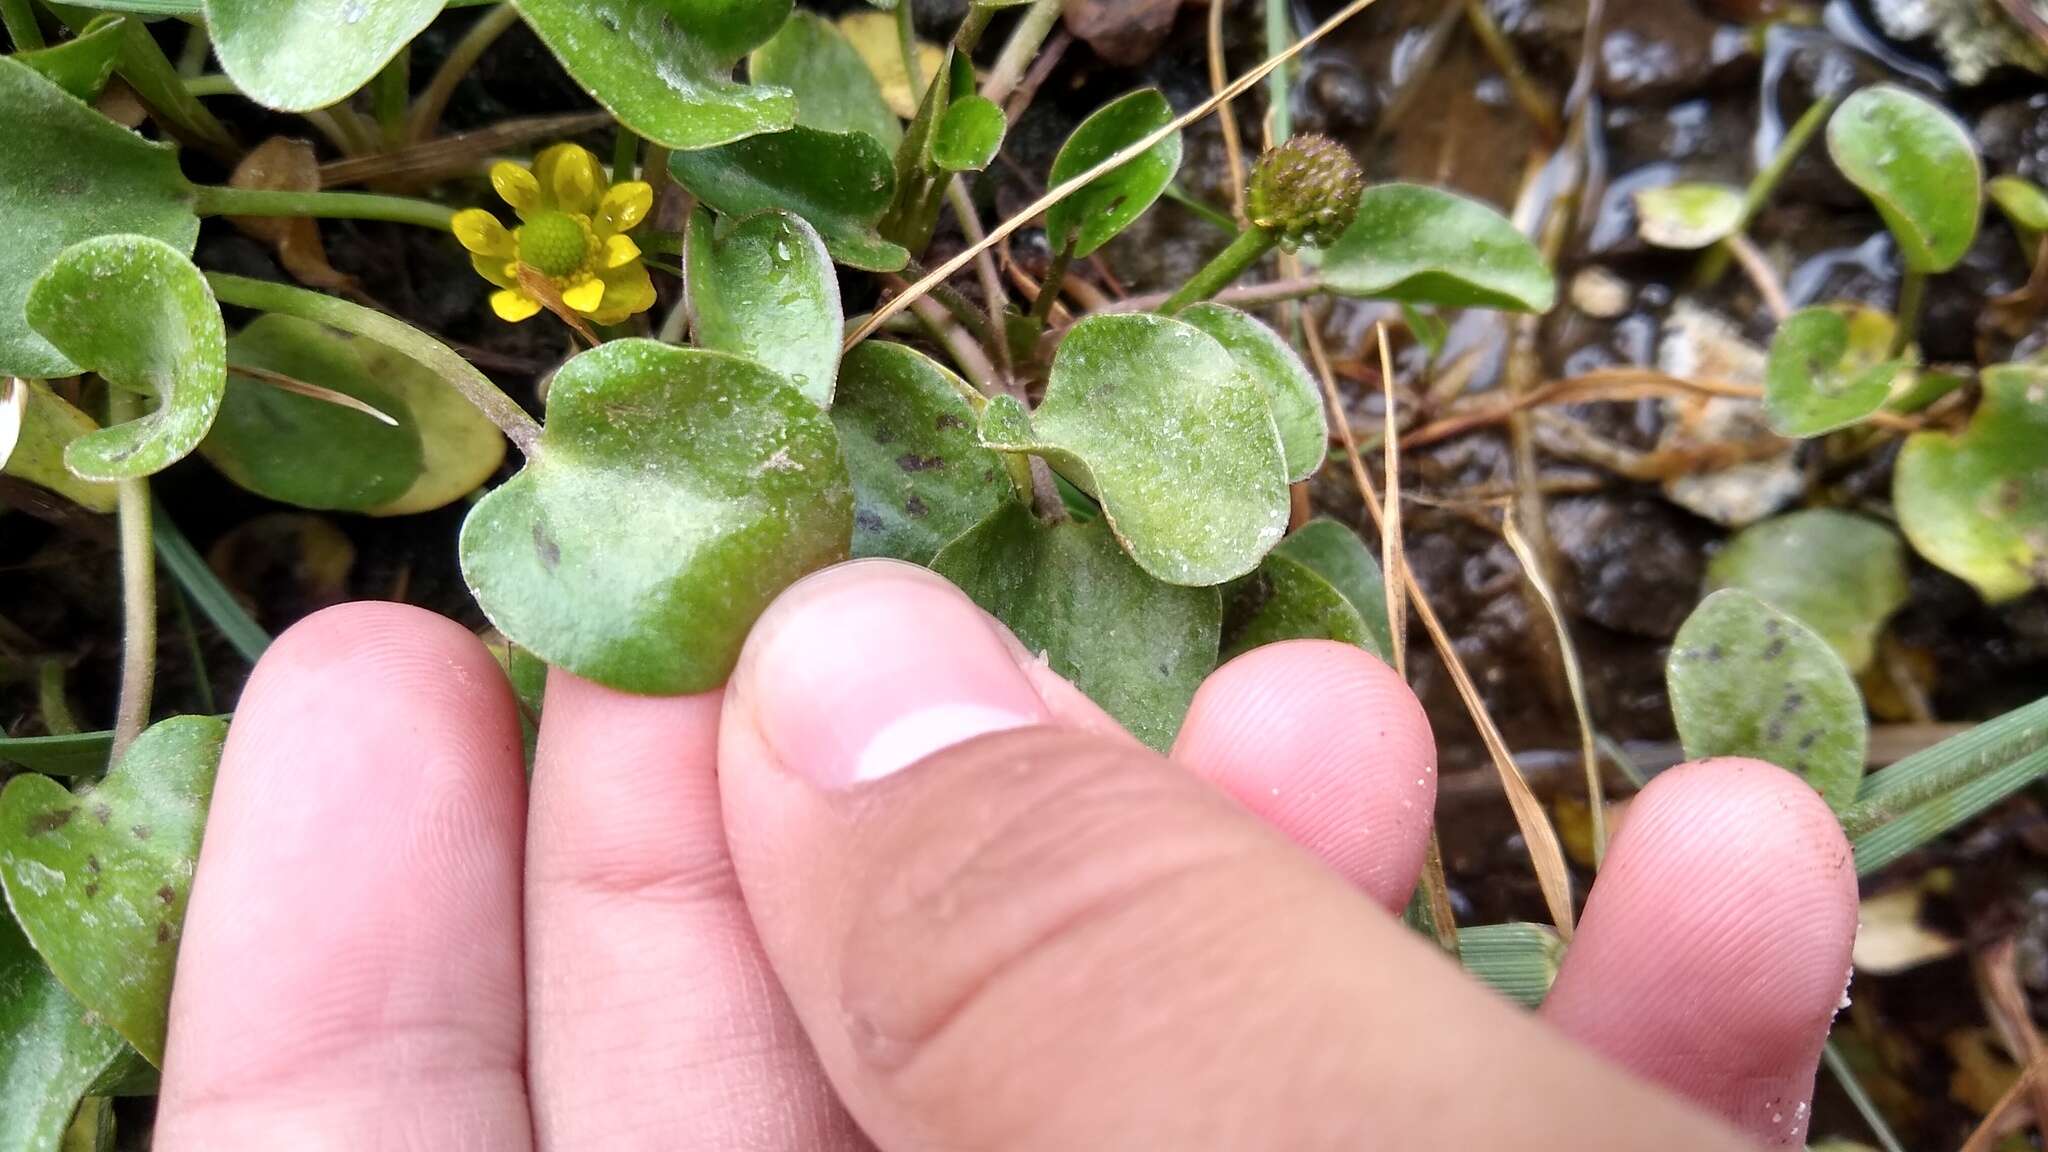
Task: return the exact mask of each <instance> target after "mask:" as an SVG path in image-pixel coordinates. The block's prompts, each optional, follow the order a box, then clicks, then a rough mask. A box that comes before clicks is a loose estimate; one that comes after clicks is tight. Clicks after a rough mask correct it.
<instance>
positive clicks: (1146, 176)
mask: <svg viewBox="0 0 2048 1152" xmlns="http://www.w3.org/2000/svg"><path fill="white" fill-rule="evenodd" d="M1172 122H1173V106H1172V105H1171V104H1168V103H1167V102H1166V97H1165V96H1164V95H1162V94H1161V93H1160V91H1159V89H1157V88H1141V89H1139V90H1138V91H1136V92H1132V93H1130V94H1128V95H1126V96H1122V97H1119V98H1117V99H1115V100H1112V101H1110V102H1109V103H1107V104H1104V105H1103V106H1102V107H1100V108H1097V109H1096V110H1095V111H1094V112H1092V113H1090V114H1089V116H1088V118H1087V119H1086V120H1083V121H1081V123H1080V126H1078V127H1076V128H1075V129H1074V133H1073V135H1071V136H1069V137H1067V142H1066V143H1065V144H1062V145H1060V150H1059V154H1058V155H1057V156H1054V157H1053V160H1052V172H1051V173H1050V174H1049V175H1048V176H1047V177H1046V186H1047V187H1049V188H1056V187H1058V186H1059V185H1061V184H1064V183H1066V182H1067V181H1069V180H1072V179H1074V178H1075V177H1077V176H1079V175H1081V174H1082V173H1084V172H1086V171H1088V170H1089V169H1090V168H1093V167H1095V166H1096V165H1097V164H1100V163H1102V162H1103V161H1105V160H1107V159H1109V158H1110V157H1111V156H1114V155H1116V154H1117V153H1118V152H1121V151H1123V150H1124V149H1125V148H1128V147H1130V146H1131V145H1133V144H1136V143H1137V142H1138V141H1140V140H1142V139H1144V138H1145V137H1146V136H1148V135H1150V134H1151V133H1153V132H1156V131H1158V130H1159V129H1161V128H1164V127H1166V126H1167V125H1168V124H1171V123H1172ZM1180 144H1181V134H1180V133H1179V132H1177V131H1176V132H1173V133H1171V134H1170V135H1168V136H1166V137H1165V138H1164V139H1162V140H1160V141H1159V143H1157V144H1154V145H1153V146H1152V147H1150V148H1147V149H1146V150H1145V151H1144V152H1141V153H1139V154H1138V155H1137V156H1134V157H1132V158H1131V159H1130V160H1128V161H1125V162H1124V163H1123V164H1121V165H1119V166H1117V167H1116V168H1113V169H1111V170H1110V171H1108V172H1105V173H1103V174H1102V175H1101V176H1099V177H1097V178H1096V179H1095V180H1094V182H1093V183H1090V184H1089V185H1088V186H1087V187H1085V188H1082V189H1080V190H1079V191H1077V192H1075V193H1074V194H1073V195H1071V196H1068V197H1067V198H1066V199H1065V200H1062V201H1060V202H1059V203H1057V204H1055V205H1053V206H1052V207H1050V208H1048V209H1046V210H1045V234H1046V235H1047V236H1048V237H1049V238H1050V239H1051V242H1052V246H1053V247H1054V248H1055V249H1057V248H1059V247H1060V246H1062V245H1065V244H1070V243H1071V244H1072V245H1073V246H1074V255H1076V256H1086V255H1088V254H1089V253H1091V252H1093V251H1095V250H1096V249H1097V248H1100V247H1102V246H1103V245H1104V244H1107V243H1109V241H1110V239H1111V238H1112V237H1114V236H1115V235H1116V234H1117V233H1119V232H1121V231H1123V230H1124V229H1125V228H1128V227H1130V224H1131V222H1132V221H1133V220H1136V219H1137V218H1138V217H1140V216H1143V215H1144V214H1145V209H1147V208H1150V207H1151V206H1152V202H1153V201H1154V200H1157V199H1159V196H1160V194H1161V193H1163V192H1165V191H1166V186H1167V185H1168V184H1171V183H1173V175H1174V173H1175V172H1178V171H1180Z"/></svg>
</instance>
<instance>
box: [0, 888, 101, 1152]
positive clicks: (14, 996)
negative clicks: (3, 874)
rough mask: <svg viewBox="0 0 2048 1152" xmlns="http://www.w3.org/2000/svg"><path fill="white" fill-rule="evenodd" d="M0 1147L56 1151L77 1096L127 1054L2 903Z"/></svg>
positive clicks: (16, 1150) (14, 1150)
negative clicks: (48, 964)
mask: <svg viewBox="0 0 2048 1152" xmlns="http://www.w3.org/2000/svg"><path fill="white" fill-rule="evenodd" d="M0 989H5V990H6V993H7V994H6V995H4V996H0V1149H5V1150H6V1152H28V1150H31V1149H50V1148H57V1147H59V1146H60V1143H59V1142H60V1141H61V1140H62V1139H63V1137H64V1130H65V1128H66V1127H68V1126H69V1125H70V1123H71V1114H72V1112H73V1111H74V1110H75V1109H76V1108H77V1107H78V1101H79V1098H80V1097H82V1096H84V1095H85V1094H86V1093H87V1092H88V1091H89V1090H91V1089H92V1088H93V1087H95V1086H96V1083H97V1082H98V1081H99V1080H100V1079H101V1078H102V1077H103V1076H104V1075H105V1074H106V1073H107V1072H108V1071H109V1070H110V1069H112V1068H114V1067H115V1066H116V1065H117V1064H118V1063H120V1060H121V1056H122V1054H123V1053H125V1052H127V1051H128V1043H127V1041H125V1040H122V1039H121V1034H120V1033H118V1032H116V1031H114V1030H113V1029H112V1028H109V1027H107V1026H106V1025H105V1024H103V1023H101V1022H99V1021H98V1020H95V1019H93V1017H92V1014H91V1013H89V1012H87V1011H86V1010H85V1008H84V1006H83V1005H81V1004H79V1002H78V1001H77V1000H75V999H73V998H72V996H71V993H69V992H66V991H65V990H64V986H63V985H62V984H60V983H58V982H57V978H56V977H55V976H53V975H51V974H50V970H49V968H48V967H46V966H45V965H44V964H43V960H42V957H40V956H37V955H36V951H35V949H34V948H33V947H31V946H30V945H29V942H28V937H26V936H23V935H22V934H21V929H20V928H19V927H17V926H16V925H15V923H14V919H13V918H12V917H11V916H9V915H8V914H7V908H6V906H5V904H4V903H0Z"/></svg>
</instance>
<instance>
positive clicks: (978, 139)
mask: <svg viewBox="0 0 2048 1152" xmlns="http://www.w3.org/2000/svg"><path fill="white" fill-rule="evenodd" d="M1008 130H1009V125H1008V124H1007V123H1005V122H1004V120H1003V110H1002V108H1001V106H999V105H997V104H996V102H995V101H993V100H990V99H987V98H986V97H982V96H963V97H961V98H960V99H958V100H955V101H953V102H952V103H951V104H948V105H947V106H946V114H945V115H944V116H942V117H940V118H939V124H938V127H937V128H935V129H933V131H932V162H933V163H935V164H937V165H938V166H939V167H941V168H944V169H945V170H946V171H948V172H979V171H981V170H982V169H983V168H986V167H988V165H989V161H991V160H994V159H995V158H996V151H997V150H998V149H1000V148H1001V147H1002V146H1003V133H1005V132H1006V131H1008Z"/></svg>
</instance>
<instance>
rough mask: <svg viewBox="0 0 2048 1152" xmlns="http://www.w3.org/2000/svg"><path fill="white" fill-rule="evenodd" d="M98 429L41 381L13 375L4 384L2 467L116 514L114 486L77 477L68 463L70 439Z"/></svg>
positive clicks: (1, 402)
mask: <svg viewBox="0 0 2048 1152" xmlns="http://www.w3.org/2000/svg"><path fill="white" fill-rule="evenodd" d="M98 430H99V425H98V424H95V423H93V419H92V417H90V416H87V415H86V414H85V413H83V412H80V411H79V410H78V409H76V408H74V407H72V406H71V405H70V404H69V403H68V402H66V401H65V399H64V398H63V397H62V396H59V395H57V394H56V393H55V392H52V391H51V390H50V386H49V385H48V384H45V383H43V382H42V381H41V380H24V379H22V378H21V377H19V376H13V377H9V378H8V380H7V382H6V383H5V384H4V385H0V471H4V472H6V473H7V474H8V475H9V476H14V477H18V478H20V479H23V480H26V481H28V482H29V483H31V484H36V485H40V486H42V487H44V488H48V489H49V490H50V491H52V492H55V493H57V494H58V495H60V496H63V497H65V498H66V499H69V500H71V501H72V502H74V503H76V504H79V505H81V506H83V507H86V508H90V509H92V510H93V511H95V512H112V511H113V510H114V505H115V503H116V502H117V500H118V498H119V497H118V494H117V492H116V489H115V488H114V486H113V485H111V484H103V483H100V482H98V481H95V480H86V479H83V478H81V477H79V476H75V475H73V474H72V472H71V469H69V468H66V467H65V466H64V450H65V449H66V448H69V447H70V446H71V442H72V441H73V440H76V439H78V438H79V437H80V436H85V435H89V434H91V433H93V432H96V431H98Z"/></svg>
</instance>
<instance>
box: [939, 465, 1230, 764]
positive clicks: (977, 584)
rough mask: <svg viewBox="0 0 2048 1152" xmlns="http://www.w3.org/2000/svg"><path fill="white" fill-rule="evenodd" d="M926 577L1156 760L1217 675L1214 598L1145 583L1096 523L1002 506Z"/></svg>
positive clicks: (1205, 591) (1209, 592)
mask: <svg viewBox="0 0 2048 1152" xmlns="http://www.w3.org/2000/svg"><path fill="white" fill-rule="evenodd" d="M932 570H933V571H935V572H937V573H938V574H939V575H941V576H944V577H945V578H946V579H948V580H951V581H952V582H953V583H955V584H957V585H959V586H960V590H961V591H963V592H965V593H967V595H968V596H970V597H971V598H973V600H974V602H975V603H977V604H979V605H981V606H982V608H984V609H986V610H987V611H988V613H989V614H990V615H992V616H994V617H995V618H996V619H998V620H1001V621H1002V622H1003V623H1004V624H1006V625H1008V626H1009V629H1010V631H1011V632H1013V633H1015V634H1016V636H1017V639H1018V641H1019V642H1020V643H1022V644H1023V645H1024V646H1025V647H1026V648H1028V649H1030V650H1031V651H1033V652H1041V653H1044V654H1045V657H1046V660H1047V662H1048V663H1049V664H1050V665H1051V666H1052V670H1053V671H1054V672H1057V673H1059V674H1060V675H1061V676H1064V677H1066V678H1067V679H1068V680H1070V681H1072V682H1073V684H1074V686H1075V687H1076V688H1079V689H1080V690H1081V691H1082V692H1085V693H1087V695H1088V698H1089V699H1091V700H1093V701H1095V702H1096V703H1097V704H1099V705H1101V706H1102V710H1103V711H1105V712H1107V713H1109V714H1110V715H1111V716H1113V717H1115V718H1116V720H1117V722H1118V723H1120V724H1122V725H1123V726H1124V728H1125V729H1126V730H1127V731H1129V732H1130V734H1131V735H1133V736H1136V737H1137V738H1138V739H1140V740H1142V741H1144V742H1145V743H1146V744H1148V745H1150V746H1151V747H1152V748H1155V749H1157V750H1159V751H1161V752H1164V751H1166V750H1167V749H1168V748H1170V747H1172V745H1173V737H1174V734H1175V733H1177V732H1178V731H1180V723H1181V720H1182V719H1183V718H1184V717H1185V716H1186V715H1187V711H1188V704H1189V702H1190V701H1192V700H1193V699H1194V698H1195V690H1196V689H1197V688H1199V687H1201V685H1202V678H1203V677H1205V676H1207V675H1208V674H1209V673H1210V671H1212V670H1213V669H1214V668H1215V667H1216V643H1217V635H1218V633H1219V631H1220V630H1221V627H1222V616H1223V609H1222V603H1221V599H1220V597H1219V595H1218V593H1217V591H1216V589H1214V588H1178V587H1175V586H1173V585H1171V584H1163V583H1161V582H1159V581H1158V580H1155V579H1153V578H1152V577H1150V576H1148V575H1146V574H1145V573H1144V572H1143V571H1142V570H1140V569H1139V568H1138V566H1137V565H1135V564H1133V563H1131V560H1130V557H1128V556H1126V555H1124V553H1123V551H1122V550H1121V549H1119V548H1118V547H1117V544H1116V541H1115V540H1113V539H1111V538H1110V535H1109V532H1108V531H1107V530H1105V529H1104V527H1103V524H1102V522H1101V521H1099V520H1096V521H1090V522H1087V523H1082V522H1079V521H1074V520H1067V521H1063V522H1061V523H1058V524H1052V525H1046V524H1041V523H1039V522H1038V520H1037V518H1036V517H1034V516H1033V515H1032V514H1031V511H1030V509H1028V508H1025V507H1024V506H1023V505H1021V504H1018V503H1015V502H1008V503H1005V504H1004V505H1003V506H1002V507H1000V508H998V509H996V511H995V512H994V513H993V514H992V515H990V516H989V518H988V519H986V520H984V521H982V522H981V523H980V524H978V525H976V526H975V527H974V528H973V529H972V530H970V531H969V532H968V533H967V534H966V535H964V536H962V537H960V538H959V539H958V540H955V541H954V542H952V543H951V544H948V545H947V546H946V547H945V548H944V549H942V550H941V551H940V552H939V555H938V557H937V558H936V559H934V560H933V561H932Z"/></svg>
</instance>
